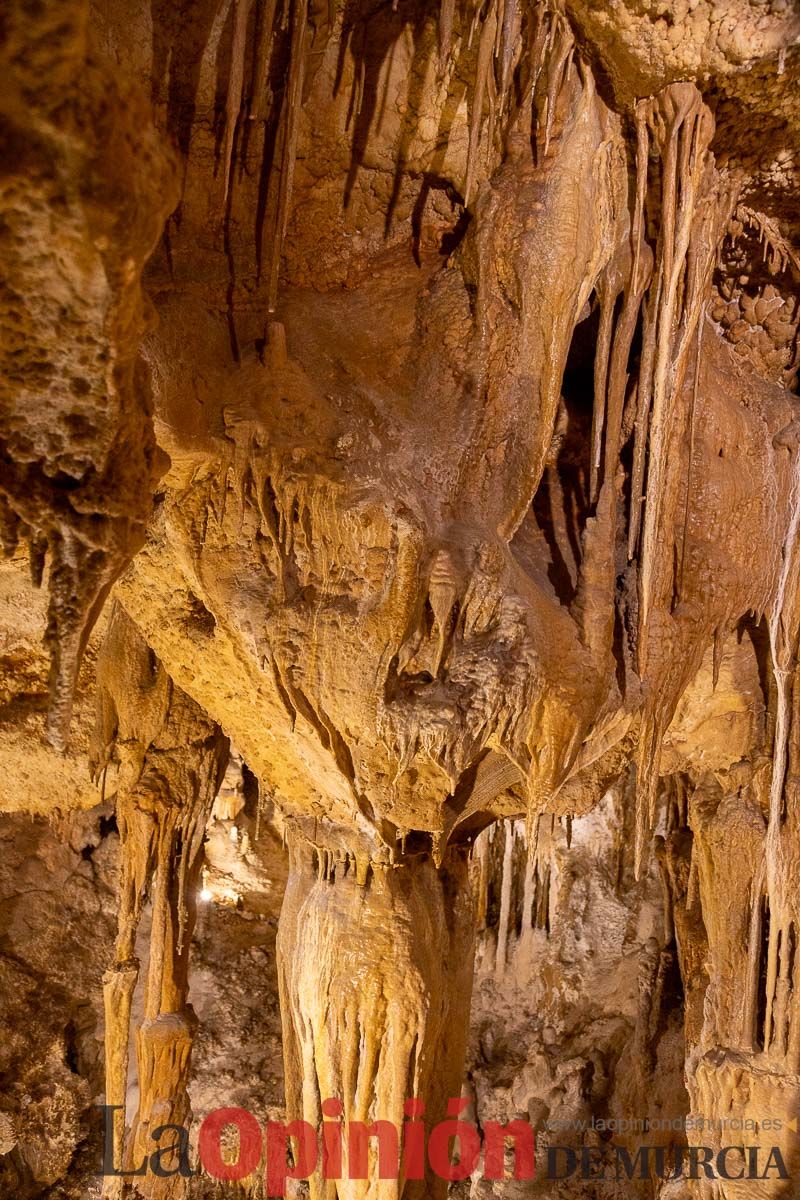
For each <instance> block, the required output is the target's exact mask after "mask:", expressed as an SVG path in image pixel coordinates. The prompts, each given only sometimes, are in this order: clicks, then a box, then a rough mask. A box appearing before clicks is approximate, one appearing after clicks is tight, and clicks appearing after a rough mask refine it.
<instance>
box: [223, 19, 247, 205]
mask: <svg viewBox="0 0 800 1200" xmlns="http://www.w3.org/2000/svg"><path fill="white" fill-rule="evenodd" d="M252 2H253V0H235V4H234V10H233V40H232V43H231V66H230V72H229V74H228V93H227V97H226V100H225V149H224V153H223V156H222V170H223V179H224V181H225V190H224V192H223V196H222V206H223V208H224V207H225V205H226V203H227V200H228V192H229V191H230V183H231V167H232V163H233V148H234V144H235V142H236V129H237V125H238V122H239V114H240V112H241V108H242V89H243V87H244V66H245V58H246V55H247V23H248V21H249V19H250V8H251V6H252Z"/></svg>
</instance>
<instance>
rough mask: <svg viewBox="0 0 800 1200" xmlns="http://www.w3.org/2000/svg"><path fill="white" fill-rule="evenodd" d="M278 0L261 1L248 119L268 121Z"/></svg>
mask: <svg viewBox="0 0 800 1200" xmlns="http://www.w3.org/2000/svg"><path fill="white" fill-rule="evenodd" d="M277 6H278V0H261V3H260V4H259V9H258V25H257V38H256V50H255V70H254V73H253V90H252V92H251V95H250V103H249V105H248V113H247V115H248V119H249V120H251V121H255V120H260V121H263V120H266V118H267V115H268V99H269V97H268V87H267V81H268V79H269V66H270V61H271V58H272V42H273V29H274V25H275V13H276V10H277Z"/></svg>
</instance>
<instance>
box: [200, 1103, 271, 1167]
mask: <svg viewBox="0 0 800 1200" xmlns="http://www.w3.org/2000/svg"><path fill="white" fill-rule="evenodd" d="M226 1125H235V1126H236V1128H237V1129H238V1130H239V1157H238V1159H237V1160H236V1162H235V1163H226V1162H225V1161H224V1160H223V1157H222V1146H221V1143H220V1135H221V1133H222V1131H223V1129H224V1128H225V1126H226ZM198 1150H199V1153H200V1162H201V1163H202V1166H203V1170H205V1171H206V1172H207V1173H208V1174H209V1175H211V1176H212V1178H214V1179H227V1180H240V1179H246V1178H247V1176H248V1175H250V1174H251V1173H252V1172H253V1171H255V1169H256V1167H257V1166H258V1164H259V1163H260V1162H261V1128H260V1126H259V1124H258V1121H257V1120H256V1119H255V1117H254V1116H253V1114H252V1113H249V1112H248V1111H247V1109H246V1108H215V1109H214V1111H213V1112H210V1113H209V1114H208V1116H207V1117H206V1119H205V1120H204V1121H203V1124H202V1125H201V1126H200V1134H199V1138H198Z"/></svg>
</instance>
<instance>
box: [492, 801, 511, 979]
mask: <svg viewBox="0 0 800 1200" xmlns="http://www.w3.org/2000/svg"><path fill="white" fill-rule="evenodd" d="M505 827H506V828H505V847H504V850H503V867H502V872H501V876H500V880H501V882H500V922H499V924H498V927H497V958H496V960H495V973H496V975H497V976H498V977H502V976H503V975H504V974H505V970H506V956H507V954H508V934H509V925H510V921H511V886H512V883H513V870H514V822H513V821H506V823H505Z"/></svg>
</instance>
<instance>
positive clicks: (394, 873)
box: [278, 836, 474, 1200]
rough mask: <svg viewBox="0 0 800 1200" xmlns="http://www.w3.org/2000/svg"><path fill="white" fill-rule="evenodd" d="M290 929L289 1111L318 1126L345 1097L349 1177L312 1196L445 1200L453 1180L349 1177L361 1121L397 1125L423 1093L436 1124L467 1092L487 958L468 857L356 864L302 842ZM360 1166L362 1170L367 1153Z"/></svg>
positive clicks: (315, 1199)
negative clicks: (352, 1125) (474, 996)
mask: <svg viewBox="0 0 800 1200" xmlns="http://www.w3.org/2000/svg"><path fill="white" fill-rule="evenodd" d="M290 858H291V871H290V876H289V883H288V886H287V890H286V896H285V899H284V904H283V910H282V912H281V919H280V925H279V930H278V954H279V969H280V987H281V1011H282V1016H283V1028H284V1058H285V1065H286V1092H287V1110H288V1115H289V1118H290V1119H297V1118H301V1117H302V1118H303V1119H305V1120H306V1121H308V1122H309V1123H310V1124H311V1125H312V1126H313V1127H314V1128H315V1129H316V1128H319V1127H320V1124H321V1122H322V1109H321V1105H322V1103H323V1102H324V1101H326V1100H340V1101H342V1102H343V1105H344V1113H343V1121H344V1123H345V1132H344V1144H345V1155H344V1169H343V1175H344V1177H345V1178H343V1179H342V1180H339V1181H337V1182H336V1183H335V1184H333V1183H332V1182H331V1181H328V1182H327V1184H325V1183H323V1180H322V1178H321V1174H320V1173H319V1171H318V1173H317V1175H316V1176H315V1177H314V1178H313V1179H312V1181H311V1195H312V1200H321V1198H323V1197H325V1198H326V1200H334V1198H335V1197H337V1196H338V1197H339V1200H378V1198H380V1200H396V1198H399V1197H400V1196H404V1197H406V1198H411V1197H419V1198H420V1200H422V1197H426V1198H435V1197H439V1196H444V1195H445V1194H446V1187H447V1185H446V1183H444V1181H442V1180H440V1179H438V1178H436V1177H435V1176H432V1175H430V1174H428V1177H427V1178H426V1179H424V1180H421V1181H419V1180H409V1181H407V1182H406V1181H405V1180H404V1178H403V1169H402V1166H401V1167H400V1171H399V1173H398V1175H396V1176H395V1177H394V1178H387V1179H380V1178H379V1162H378V1156H377V1143H376V1139H374V1138H371V1139H370V1142H371V1149H370V1151H369V1163H368V1173H369V1178H368V1179H361V1180H352V1181H351V1180H349V1179H348V1178H347V1176H348V1174H349V1163H348V1155H347V1144H348V1133H347V1123H348V1122H356V1121H359V1122H366V1123H368V1124H370V1123H372V1122H373V1121H376V1120H383V1121H389V1122H391V1123H392V1124H393V1125H394V1126H395V1127H396V1128H397V1129H398V1131H400V1130H401V1129H402V1125H403V1119H404V1104H405V1102H406V1101H408V1100H412V1099H416V1100H422V1101H423V1102H424V1103H425V1106H426V1112H425V1119H426V1123H427V1124H428V1127H430V1125H431V1124H433V1123H435V1122H436V1121H438V1120H441V1119H442V1117H443V1116H444V1115H445V1111H446V1105H447V1100H448V1099H449V1098H451V1097H453V1098H455V1097H458V1096H459V1095H460V1092H461V1081H462V1071H463V1060H464V1052H465V1048H466V1036H467V1026H468V1019H469V1006H470V994H471V989H472V970H473V953H474V912H473V899H472V893H471V889H470V886H469V879H468V863H467V856H466V852H465V851H464V850H463V849H461V848H454V849H452V850H450V851H449V852H448V853H447V854H446V856H445V858H444V861H443V863H442V865H441V866H440V867H437V866H436V865H435V863H434V860H433V857H432V855H431V854H430V853H419V854H411V853H409V854H407V855H405V856H403V857H402V858H400V859H399V860H398V861H396V862H395V863H393V864H390V863H383V864H378V863H374V862H373V863H370V864H367V863H366V862H357V861H356V860H355V859H354V858H351V857H348V856H346V855H344V854H335V853H333V852H332V851H330V850H326V849H321V848H319V847H317V846H314V845H312V844H311V843H310V842H308V841H306V840H305V839H304V838H302V837H300V836H297V837H295V838H294V839H293V840H292V841H291V842H290ZM353 1165H354V1166H356V1165H357V1164H356V1163H355V1161H354V1162H353Z"/></svg>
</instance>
